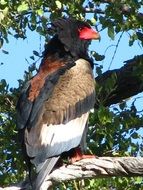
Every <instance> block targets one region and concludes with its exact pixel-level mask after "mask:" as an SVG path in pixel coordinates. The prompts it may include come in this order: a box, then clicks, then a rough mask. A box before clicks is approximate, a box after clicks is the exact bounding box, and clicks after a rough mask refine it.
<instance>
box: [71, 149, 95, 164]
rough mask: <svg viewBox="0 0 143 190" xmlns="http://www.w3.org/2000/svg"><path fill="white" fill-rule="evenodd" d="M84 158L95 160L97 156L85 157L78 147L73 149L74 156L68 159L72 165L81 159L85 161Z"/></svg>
mask: <svg viewBox="0 0 143 190" xmlns="http://www.w3.org/2000/svg"><path fill="white" fill-rule="evenodd" d="M86 158H97V156H95V155H89V154H87V155H85V154H82V152H81V149H80V148H79V147H78V148H75V151H74V154H73V155H72V157H71V158H70V162H71V163H74V162H76V161H79V160H82V159H86Z"/></svg>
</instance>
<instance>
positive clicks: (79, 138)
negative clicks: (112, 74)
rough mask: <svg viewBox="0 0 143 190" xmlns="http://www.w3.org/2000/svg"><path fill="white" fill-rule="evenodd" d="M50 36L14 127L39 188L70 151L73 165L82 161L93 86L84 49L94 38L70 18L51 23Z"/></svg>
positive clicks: (95, 35)
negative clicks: (16, 129)
mask: <svg viewBox="0 0 143 190" xmlns="http://www.w3.org/2000/svg"><path fill="white" fill-rule="evenodd" d="M51 30H52V31H53V32H54V33H55V35H54V37H53V38H52V39H51V40H50V41H49V43H48V44H47V45H46V47H45V51H44V54H43V59H42V62H41V65H40V67H39V71H38V72H37V74H36V75H35V76H34V77H33V78H32V79H31V80H30V81H29V82H28V83H27V84H26V86H25V88H24V89H23V90H22V92H21V95H20V97H19V100H18V103H17V126H18V129H19V134H20V138H21V143H22V149H23V152H24V154H25V158H26V161H27V163H28V164H31V163H32V164H33V165H35V167H36V171H37V180H36V184H35V187H34V189H37V190H38V189H40V186H41V185H42V183H43V181H44V179H45V177H46V176H47V175H48V174H49V173H50V172H51V170H52V169H53V167H54V166H55V164H56V163H57V161H58V159H59V158H60V156H61V155H62V154H63V153H65V152H70V151H71V150H72V151H71V152H72V154H71V155H70V159H71V161H72V162H74V161H77V160H79V159H82V158H84V155H83V154H82V153H81V151H80V149H82V147H83V142H84V137H85V135H86V131H87V121H88V116H89V111H90V109H91V108H93V107H94V102H95V82H94V76H93V73H92V68H93V62H92V60H91V59H90V58H89V56H88V46H89V44H90V42H91V40H92V39H99V34H98V32H96V31H95V30H93V29H92V28H91V27H90V25H89V24H87V23H86V22H83V21H78V20H75V19H73V18H62V19H58V20H56V21H54V22H53V23H52V25H51Z"/></svg>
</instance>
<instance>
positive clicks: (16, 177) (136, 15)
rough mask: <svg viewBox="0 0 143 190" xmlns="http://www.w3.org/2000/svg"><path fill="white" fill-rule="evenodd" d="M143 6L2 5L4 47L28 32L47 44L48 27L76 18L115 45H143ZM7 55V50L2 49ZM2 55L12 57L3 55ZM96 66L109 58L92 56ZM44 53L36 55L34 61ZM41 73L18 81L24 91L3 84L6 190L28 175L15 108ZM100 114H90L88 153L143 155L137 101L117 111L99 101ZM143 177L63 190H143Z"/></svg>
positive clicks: (1, 162)
mask: <svg viewBox="0 0 143 190" xmlns="http://www.w3.org/2000/svg"><path fill="white" fill-rule="evenodd" d="M142 6H143V2H142V1H139V0H134V1H132V0H126V1H125V0H121V1H120V2H119V1H115V0H103V1H99V0H91V1H83V0H74V1H66V0H56V1H49V0H29V1H28V0H19V1H18V0H0V48H1V49H2V48H3V44H4V43H8V40H9V38H10V37H14V38H17V39H19V38H23V39H25V38H26V37H27V31H28V30H31V31H36V32H38V33H39V34H40V35H43V36H44V37H45V39H47V37H48V36H47V25H48V23H49V22H50V21H51V20H53V19H55V18H57V17H59V16H64V15H65V16H68V15H70V16H73V17H77V18H80V19H84V18H87V17H88V18H89V16H88V13H89V14H90V18H91V19H88V21H89V23H90V24H92V25H95V20H96V24H97V27H98V30H104V29H107V35H108V36H109V37H110V38H111V39H112V40H114V39H115V37H116V34H117V33H122V32H125V33H127V34H128V36H129V45H130V46H131V45H133V43H134V41H136V40H138V41H140V42H141V43H140V44H141V45H143V28H142V19H143V13H141V12H140V11H142ZM2 50H3V49H2ZM3 53H6V54H7V53H8V52H6V51H5V50H3ZM91 55H92V56H93V58H95V60H96V61H101V60H103V59H104V58H105V56H104V55H99V54H98V52H94V51H92V52H91ZM35 56H38V57H40V55H39V53H38V52H36V51H33V55H32V56H31V57H30V58H31V60H33V61H34V60H35ZM102 69H103V68H102V67H101V66H100V65H99V64H97V69H96V71H97V73H98V75H101V74H102ZM35 70H36V67H35V64H34V63H33V64H32V65H31V66H30V67H29V69H28V71H25V75H24V78H23V79H20V80H19V87H18V88H17V89H15V88H9V85H8V84H7V82H6V80H5V79H2V80H1V81H0V178H1V180H0V185H1V186H5V185H8V184H11V183H13V182H16V181H20V180H21V179H23V178H24V177H25V175H26V172H25V171H26V167H25V165H24V163H23V161H22V157H21V152H20V147H19V145H18V140H17V131H16V126H15V120H16V114H15V106H16V101H17V98H18V94H19V92H20V90H21V88H22V86H23V85H24V84H25V82H26V81H27V80H29V78H31V77H32V76H33V74H34V72H35ZM115 79H116V76H113V77H112V78H111V79H110V80H109V81H107V83H106V85H105V86H103V87H97V93H98V94H100V93H101V92H102V90H103V88H104V91H106V92H107V94H106V96H105V98H108V94H110V92H111V91H112V90H113V88H114V85H115ZM98 104H99V105H98V107H99V108H98V109H95V110H94V112H93V113H91V114H90V121H89V122H90V127H89V133H88V138H87V140H88V152H90V153H94V154H97V155H98V156H102V155H106V156H137V155H142V154H143V153H142V152H143V144H142V142H141V143H139V142H140V141H139V139H141V136H140V134H139V133H138V130H139V129H140V128H141V126H142V124H143V116H142V114H143V113H142V112H138V110H137V108H136V105H135V101H133V102H132V103H131V105H130V106H129V105H128V104H127V103H126V101H123V102H121V103H120V104H119V105H118V106H116V105H114V106H112V107H110V108H108V107H104V99H103V100H99V101H98ZM142 185H143V184H142V178H139V177H137V178H130V179H129V178H128V179H127V178H111V179H108V180H107V179H98V180H97V179H96V180H94V179H92V180H85V181H84V180H82V181H74V182H70V183H65V184H60V187H59V189H80V190H81V189H84V190H86V189H89V190H90V189H97V190H98V189H101V190H104V189H110V190H111V189H112V190H113V189H117V190H118V189H127V190H135V189H138V190H139V189H141V188H142Z"/></svg>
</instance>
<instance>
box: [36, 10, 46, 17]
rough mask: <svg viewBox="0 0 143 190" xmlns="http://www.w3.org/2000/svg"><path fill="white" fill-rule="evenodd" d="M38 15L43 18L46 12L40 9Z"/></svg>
mask: <svg viewBox="0 0 143 190" xmlns="http://www.w3.org/2000/svg"><path fill="white" fill-rule="evenodd" d="M36 13H37V14H38V15H39V16H43V14H44V11H43V10H42V9H38V10H37V11H36Z"/></svg>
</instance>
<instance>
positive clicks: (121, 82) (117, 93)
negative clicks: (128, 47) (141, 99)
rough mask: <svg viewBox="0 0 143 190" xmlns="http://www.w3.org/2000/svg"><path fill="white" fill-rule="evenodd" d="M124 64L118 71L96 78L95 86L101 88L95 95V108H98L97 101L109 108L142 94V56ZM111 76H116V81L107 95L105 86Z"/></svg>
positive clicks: (111, 71)
mask: <svg viewBox="0 0 143 190" xmlns="http://www.w3.org/2000/svg"><path fill="white" fill-rule="evenodd" d="M125 63H126V64H125V65H124V66H123V67H121V68H120V69H114V70H109V71H106V72H105V73H103V74H102V75H100V76H98V77H96V79H95V80H96V82H97V84H98V85H99V87H102V90H101V91H100V94H97V101H96V104H95V107H96V108H98V101H99V102H102V103H103V105H104V106H110V105H112V104H116V103H119V102H121V101H122V100H124V99H127V98H130V97H131V96H134V95H136V94H138V93H140V92H143V78H142V67H143V55H139V56H135V57H134V58H133V59H131V60H128V61H126V62H125ZM113 75H116V81H115V83H114V86H113V89H112V90H111V92H110V93H109V94H108V93H107V91H106V90H107V89H106V84H107V82H108V79H110V78H111V77H112V76H113ZM107 95H108V96H107ZM106 97H107V98H106Z"/></svg>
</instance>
